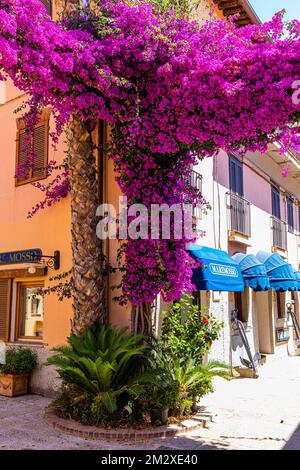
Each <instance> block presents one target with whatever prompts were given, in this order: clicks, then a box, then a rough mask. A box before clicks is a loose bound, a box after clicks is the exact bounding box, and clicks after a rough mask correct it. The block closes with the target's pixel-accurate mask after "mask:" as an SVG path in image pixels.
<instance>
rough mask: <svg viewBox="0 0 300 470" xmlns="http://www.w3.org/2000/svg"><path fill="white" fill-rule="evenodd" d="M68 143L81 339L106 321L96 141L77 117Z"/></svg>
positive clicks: (76, 329) (75, 321) (76, 317)
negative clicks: (95, 324)
mask: <svg viewBox="0 0 300 470" xmlns="http://www.w3.org/2000/svg"><path fill="white" fill-rule="evenodd" d="M67 142H68V160H69V172H70V185H71V226H72V255H73V279H74V294H73V309H74V317H73V321H72V331H73V333H75V334H76V335H78V336H80V335H81V334H82V332H83V330H84V328H85V327H86V326H90V325H92V324H94V323H95V322H96V321H101V322H105V321H106V313H105V305H104V293H105V283H104V279H103V275H102V261H101V244H100V241H99V239H98V238H97V235H96V224H97V220H96V210H97V206H98V204H99V201H98V187H97V185H98V183H97V174H96V163H95V156H94V153H93V147H94V146H93V140H92V136H91V132H90V130H89V129H88V125H87V124H85V123H83V122H82V121H81V119H80V118H79V117H78V116H76V115H73V116H72V119H71V121H70V123H69V126H68V129H67Z"/></svg>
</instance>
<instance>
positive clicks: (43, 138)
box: [16, 119, 49, 186]
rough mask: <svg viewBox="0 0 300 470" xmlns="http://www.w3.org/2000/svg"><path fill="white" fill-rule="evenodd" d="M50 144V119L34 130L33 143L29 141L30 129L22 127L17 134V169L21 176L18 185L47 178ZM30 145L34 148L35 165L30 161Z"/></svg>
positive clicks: (17, 181)
mask: <svg viewBox="0 0 300 470" xmlns="http://www.w3.org/2000/svg"><path fill="white" fill-rule="evenodd" d="M48 145H49V119H47V120H44V121H42V123H41V124H38V125H37V126H36V128H35V129H34V131H33V136H32V140H31V143H30V142H28V131H25V130H24V129H21V130H19V131H18V135H17V158H16V170H17V172H18V175H19V178H17V180H16V185H17V186H18V185H21V184H25V183H30V182H32V181H37V180H39V179H42V178H46V176H47V175H46V166H47V163H48ZM29 147H31V149H32V150H33V155H34V159H33V165H32V164H30V165H29V167H28V168H26V164H27V163H29V157H28V152H29V151H30V150H29Z"/></svg>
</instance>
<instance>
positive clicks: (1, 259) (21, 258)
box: [0, 248, 43, 265]
mask: <svg viewBox="0 0 300 470" xmlns="http://www.w3.org/2000/svg"><path fill="white" fill-rule="evenodd" d="M42 256H43V253H42V250H41V249H40V248H32V249H29V250H21V251H9V252H7V253H0V265H3V264H21V263H38V262H39V261H40V259H41V258H42Z"/></svg>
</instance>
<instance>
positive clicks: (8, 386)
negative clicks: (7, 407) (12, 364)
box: [0, 374, 28, 397]
mask: <svg viewBox="0 0 300 470" xmlns="http://www.w3.org/2000/svg"><path fill="white" fill-rule="evenodd" d="M27 392H28V374H22V375H11V374H0V395H2V396H4V397H18V396H20V395H26V393H27Z"/></svg>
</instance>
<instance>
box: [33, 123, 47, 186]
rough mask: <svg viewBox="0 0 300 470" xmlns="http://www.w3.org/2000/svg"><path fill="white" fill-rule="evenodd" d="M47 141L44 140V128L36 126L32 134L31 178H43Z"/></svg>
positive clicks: (43, 126)
mask: <svg viewBox="0 0 300 470" xmlns="http://www.w3.org/2000/svg"><path fill="white" fill-rule="evenodd" d="M47 150H48V139H47V138H46V126H45V125H44V124H43V125H42V126H38V127H36V128H35V129H34V133H33V151H34V165H33V169H32V178H33V179H36V178H43V177H44V176H45V166H46V164H47Z"/></svg>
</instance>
